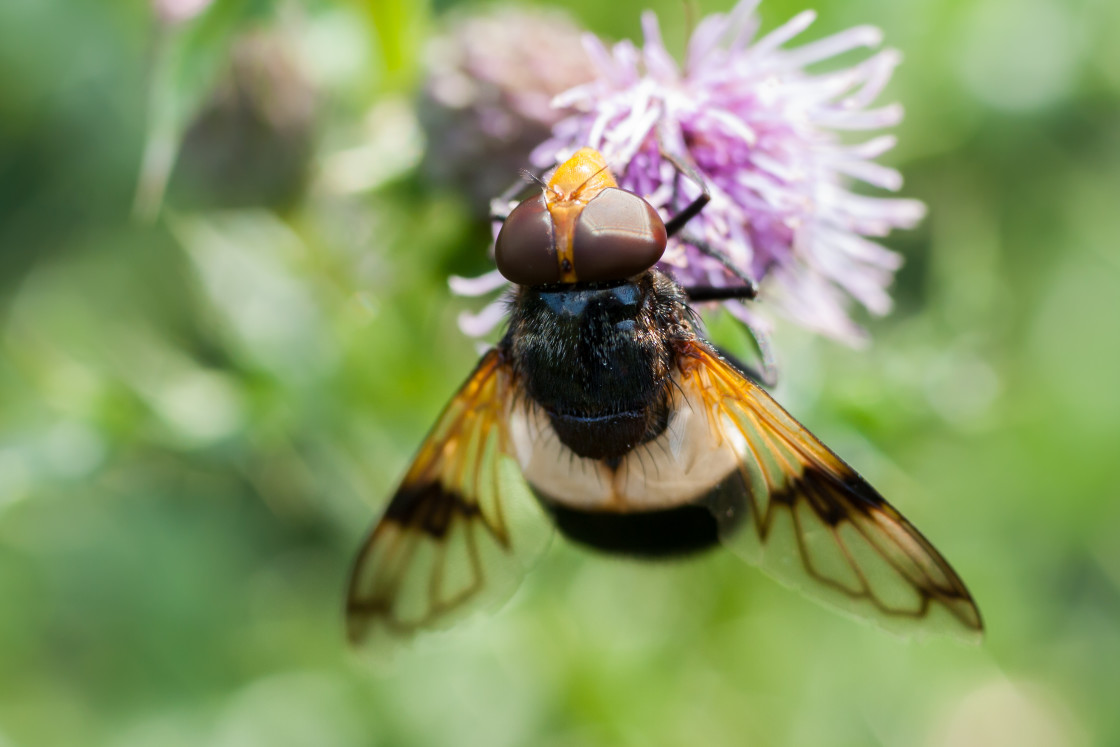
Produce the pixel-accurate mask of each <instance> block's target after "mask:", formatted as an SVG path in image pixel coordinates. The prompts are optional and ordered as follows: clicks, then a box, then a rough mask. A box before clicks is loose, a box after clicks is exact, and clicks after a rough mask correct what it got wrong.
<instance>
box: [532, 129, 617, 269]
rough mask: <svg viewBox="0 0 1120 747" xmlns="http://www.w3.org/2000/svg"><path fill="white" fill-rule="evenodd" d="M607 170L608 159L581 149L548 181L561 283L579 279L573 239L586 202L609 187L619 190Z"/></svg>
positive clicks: (549, 204) (558, 168) (550, 210)
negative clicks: (573, 251)
mask: <svg viewBox="0 0 1120 747" xmlns="http://www.w3.org/2000/svg"><path fill="white" fill-rule="evenodd" d="M617 186H618V183H617V182H615V180H614V177H613V176H611V172H610V170H609V169H608V168H607V159H605V158H603V154H602V153H600V152H599V151H597V150H595V149H594V148H581V149H580V150H579V151H577V152H576V153H575V155H573V156H572V157H571V158H569V159H568V160H567V161H565V162H564V163H562V164H560V165H559V166H557V167H556V171H555V172H553V174H552V178H551V179H549V180H548V191H547V192H546V195H545V202H546V204H547V206H548V213H549V215H550V216H551V217H552V226H553V231H554V233H553V238H554V241H555V243H556V261H557V262H558V263H559V265H560V282H562V283H574V282H577V281H578V280H579V278H578V277H577V276H576V270H575V261H574V255H573V253H572V237H573V236H574V235H575V229H576V220H578V219H579V214H580V213H582V212H583V209H584V207H586V206H587V203H589V202H591V200H592V199H593V198H594V197H595V196H596V195H598V194H599V193H600V192H602V191H603V190H604V189H607V188H608V187H617Z"/></svg>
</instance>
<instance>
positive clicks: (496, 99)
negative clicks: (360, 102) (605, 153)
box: [419, 7, 595, 216]
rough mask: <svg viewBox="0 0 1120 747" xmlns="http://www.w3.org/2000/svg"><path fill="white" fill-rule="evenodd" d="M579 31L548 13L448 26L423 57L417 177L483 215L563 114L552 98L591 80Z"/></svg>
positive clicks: (483, 17)
mask: <svg viewBox="0 0 1120 747" xmlns="http://www.w3.org/2000/svg"><path fill="white" fill-rule="evenodd" d="M581 34H582V32H581V30H580V29H579V28H578V27H576V25H575V24H573V23H572V22H571V21H570V20H569V19H568V17H567V16H566V15H564V14H563V13H561V12H560V11H556V10H542V9H518V8H511V7H497V8H492V9H489V10H486V11H483V12H481V13H477V14H474V15H469V16H465V17H460V18H459V19H458V20H457V21H456V22H454V23H451V24H449V26H448V29H447V31H446V32H445V33H443V34H440V35H439V36H437V37H436V38H434V39H433V40H432V42H431V43H430V44H429V45H428V48H427V50H426V55H425V58H426V64H427V68H428V76H427V79H426V81H425V84H424V89H423V92H422V95H421V99H420V105H419V114H420V120H421V124H422V125H423V127H424V129H425V131H426V132H427V135H428V147H427V150H426V152H425V159H424V164H423V168H424V171H425V172H426V173H427V174H428V175H429V176H430V177H432V178H433V179H434V180H435V181H438V182H440V183H443V184H447V185H450V186H453V187H456V188H457V189H459V190H460V192H461V193H462V194H465V195H466V196H467V197H468V199H470V201H471V202H472V204H473V206H474V207H475V208H476V209H477V212H478V213H479V215H480V216H485V215H487V214H488V212H489V206H490V198H492V197H493V196H494V195H495V194H497V193H498V192H500V191H502V190H503V189H505V188H506V187H507V186H509V183H510V180H511V174H516V173H517V170H518V169H520V168H522V167H523V166H524V165H525V162H526V161H527V160H528V157H529V153H530V152H531V151H532V150H533V148H534V147H535V146H536V145H538V144H539V143H540V142H541V141H542V140H544V139H545V138H546V137H548V136H549V133H550V131H551V128H552V126H553V125H554V124H556V123H557V122H558V121H559V120H560V119H562V118H563V117H564V116H565V115H567V114H570V113H571V112H570V111H569V110H565V109H562V108H557V107H555V106H553V103H552V100H553V97H555V96H556V94H558V93H560V92H562V91H565V90H568V89H570V88H571V87H572V86H575V85H578V84H580V83H586V82H587V81H589V80H591V79H592V77H593V76H594V73H595V70H594V68H593V67H592V64H591V59H590V57H588V56H587V54H586V53H585V52H584V51H583V47H582V45H581V44H580V37H581Z"/></svg>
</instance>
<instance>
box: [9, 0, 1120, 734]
mask: <svg viewBox="0 0 1120 747" xmlns="http://www.w3.org/2000/svg"><path fill="white" fill-rule="evenodd" d="M801 3H802V0H765V2H764V3H763V4H762V6H761V13H762V17H763V22H764V28H773V27H774V26H776V25H778V24H780V23H782V22H784V21H785V20H787V19H788V18H789V17H791V16H792V15H794V14H795V13H796V12H798V11H800V10H802V9H803V8H804V7H805V6H803V5H802V4H801ZM157 5H158V6H160V9H161V10H159V12H161V13H162V16H159V15H158V14H157V9H153V7H152V6H149V5H148V4H147V3H144V2H140V1H139V0H133V2H126V3H104V2H100V1H97V0H67V1H66V2H64V1H63V0H5V1H4V2H3V3H0V745H2V746H3V747H25V746H35V747H37V746H39V745H112V746H114V747H139V746H141V745H172V746H174V745H183V746H184V747H185V746H188V745H190V746H194V745H221V746H223V747H224V746H231V747H232V746H233V745H238V746H240V745H269V747H288V746H289V745H290V746H292V747H295V746H297V745H317V746H323V747H329V746H333V745H340V746H341V745H346V746H349V745H498V746H500V745H549V746H557V747H559V746H560V745H564V746H567V745H691V744H710V745H879V744H882V745H919V746H923V747H934V746H941V745H1016V746H1019V747H1021V746H1023V745H1028V746H1035V745H1039V746H1041V745H1090V744H1117V743H1120V709H1118V708H1117V703H1120V502H1118V501H1117V498H1118V493H1120V488H1118V487H1117V479H1116V476H1115V473H1114V472H1113V471H1112V470H1113V468H1114V467H1115V466H1116V463H1117V459H1118V458H1120V386H1118V383H1120V282H1118V275H1120V209H1118V208H1120V45H1117V44H1116V39H1117V38H1120V4H1118V3H1116V2H1113V1H1112V0H1070V1H1067V2H1061V1H1059V0H978V1H977V2H957V1H956V0H920V1H919V2H906V3H901V2H897V1H896V0H816V1H815V2H813V3H812V4H811V7H815V8H816V9H818V10H819V11H820V18H819V20H818V21H817V23H816V24H815V25H814V27H813V28H812V29H811V30H810V31H809V32H808V33H807V34H806V35H804V37H803V39H804V40H811V39H815V38H820V37H822V36H825V35H828V34H830V33H834V32H837V31H840V30H842V29H844V28H847V27H849V26H853V25H857V24H863V23H870V24H874V25H877V26H879V27H881V28H882V29H883V31H884V32H885V37H886V40H887V43H888V44H889V45H891V46H895V47H898V48H900V49H901V50H903V52H904V53H905V56H906V60H905V62H904V64H903V65H902V67H901V68H900V69H899V70H898V72H897V73H896V76H895V78H894V81H893V82H892V84H891V87H890V89H889V91H888V95H887V96H886V97H885V99H884V100H898V101H900V102H901V103H902V104H903V105H904V106H905V107H906V109H907V118H906V120H905V123H904V124H903V125H902V126H901V127H900V128H898V130H897V133H898V135H899V137H900V141H901V142H900V146H899V148H898V149H896V150H895V151H894V152H893V153H891V154H890V155H889V158H888V159H887V160H888V162H889V163H890V164H892V165H894V166H897V167H899V168H900V169H902V171H903V173H904V174H905V176H906V178H907V184H906V187H905V190H904V194H905V195H906V196H908V197H916V198H919V199H922V200H924V201H925V202H926V203H927V204H928V206H929V207H930V217H929V218H928V219H927V220H926V221H925V223H924V224H923V225H922V227H921V228H920V229H919V230H917V231H913V232H909V233H905V234H898V235H896V236H893V237H892V238H891V240H890V242H889V243H890V245H891V246H893V247H894V248H896V249H898V250H899V251H901V252H902V253H904V255H905V257H906V265H905V267H904V269H903V270H902V272H901V274H900V276H899V279H898V282H897V283H896V286H895V294H896V297H897V300H898V308H897V310H896V312H895V313H894V314H893V315H892V316H890V317H889V318H887V319H885V320H868V321H869V326H870V330H871V333H872V337H873V339H874V345H873V346H872V347H870V348H869V349H867V350H858V351H857V350H850V349H847V348H844V347H841V346H839V345H837V344H835V343H832V342H829V341H827V340H822V339H817V338H813V337H812V336H810V335H809V334H807V333H805V332H803V331H800V330H798V329H796V328H793V327H791V326H790V325H784V326H780V327H779V329H778V333H777V335H776V337H775V344H776V348H777V351H778V354H779V357H780V359H781V362H782V371H783V376H784V380H783V383H782V386H781V387H780V388H779V390H778V396H779V399H781V400H782V401H783V402H784V403H785V404H786V405H787V407H789V408H790V409H791V410H792V411H793V412H794V413H795V414H796V415H798V416H799V417H800V418H801V419H802V420H803V421H804V422H806V423H807V424H808V425H809V426H810V427H811V428H813V430H815V431H816V432H817V433H818V434H819V435H820V436H821V437H822V438H823V439H824V440H825V441H826V442H828V443H830V444H831V445H832V446H833V447H834V448H835V449H836V450H837V451H838V452H839V453H840V454H842V455H844V456H845V457H846V458H847V459H848V460H849V461H851V462H852V463H853V464H854V465H855V466H856V467H857V468H858V469H860V470H861V471H862V472H863V473H864V474H865V475H866V476H867V477H868V478H869V479H870V480H871V481H872V482H873V483H874V484H876V485H877V486H878V487H879V489H880V490H881V491H882V492H883V493H884V494H885V495H886V496H887V497H888V498H889V499H890V500H891V501H892V502H894V503H895V505H896V506H898V507H899V508H900V509H901V510H902V511H903V512H904V513H906V514H907V515H908V516H909V517H910V518H911V519H912V520H913V521H914V523H915V524H917V525H918V526H919V527H920V528H921V529H922V530H923V532H925V533H926V534H927V535H928V536H929V537H930V538H931V539H932V540H933V541H934V542H935V544H937V546H938V547H939V548H940V549H941V550H942V551H943V552H944V553H945V554H946V556H947V557H948V558H949V559H950V560H951V561H952V563H953V564H954V565H955V566H956V568H957V570H958V571H959V572H960V573H961V575H962V576H963V577H964V579H965V580H966V582H967V583H968V584H969V586H970V587H971V589H972V591H973V593H974V594H975V596H976V599H977V600H978V602H979V604H980V607H981V610H982V611H983V613H984V615H985V621H986V623H987V626H988V631H987V635H986V638H985V640H984V642H983V644H982V645H981V646H979V647H967V646H962V645H959V644H956V643H954V642H952V641H943V640H932V641H926V642H917V643H908V642H904V641H900V640H897V639H895V638H893V637H891V636H889V635H887V634H884V633H881V632H879V631H877V630H876V629H873V628H869V627H866V626H862V625H859V624H856V623H853V622H850V621H848V620H847V619H845V618H843V617H840V616H838V615H835V614H832V613H830V612H828V611H826V610H823V609H821V608H819V607H817V606H815V605H813V604H811V603H809V602H807V601H805V600H803V599H802V598H800V597H799V596H798V595H796V594H794V593H792V592H789V591H787V590H785V589H784V588H782V587H780V586H778V585H776V584H774V583H772V582H771V581H769V580H768V579H766V578H764V577H763V576H761V575H760V574H758V573H757V572H756V571H754V570H753V569H751V568H749V567H747V566H745V565H744V564H742V563H741V562H740V561H738V560H737V559H736V558H734V557H733V556H731V555H730V554H728V553H719V552H717V553H712V554H710V555H708V556H705V557H703V558H700V559H698V560H696V561H693V562H688V563H683V564H654V565H639V564H633V563H628V562H622V561H617V560H610V559H606V558H601V557H596V556H593V555H590V554H587V553H585V552H582V551H579V550H577V549H574V548H572V547H570V546H568V545H566V544H565V543H564V542H562V541H557V542H554V543H553V548H552V551H551V552H550V554H549V555H548V556H547V557H546V558H545V559H544V560H543V561H542V562H541V563H540V564H539V567H538V568H537V570H536V571H535V572H534V573H532V574H531V575H530V576H529V577H528V578H527V580H526V583H525V585H524V586H523V588H522V590H521V591H520V593H519V595H518V596H517V597H516V598H515V599H514V601H513V603H511V604H510V605H509V606H507V607H506V608H505V609H504V610H502V611H501V612H500V613H499V614H497V615H495V616H490V617H481V618H476V619H474V620H472V621H470V622H468V623H466V624H464V625H462V626H460V627H458V628H456V629H454V630H452V631H450V632H449V633H447V634H444V635H441V636H436V637H430V638H427V639H424V640H422V641H420V642H419V643H418V644H417V645H416V646H414V647H412V648H410V649H409V650H407V651H404V652H402V653H401V654H400V655H399V656H397V657H396V660H395V662H394V663H393V664H392V665H390V666H388V667H384V666H382V667H375V668H373V669H371V668H369V667H368V666H366V665H365V664H363V663H362V661H361V660H360V657H357V656H355V655H354V654H353V652H351V651H349V650H348V649H347V647H346V645H345V643H344V635H343V627H342V613H341V607H342V594H343V588H344V582H345V578H346V574H347V572H348V568H349V563H350V561H351V558H352V556H353V554H354V552H355V550H356V548H357V546H358V543H359V541H360V539H361V536H362V535H363V534H364V533H365V531H366V530H367V529H368V527H369V525H370V523H371V521H372V520H373V518H374V516H375V515H376V513H377V511H378V510H379V508H380V507H381V506H382V503H383V501H384V499H385V496H387V495H388V493H389V492H390V491H391V489H392V487H393V485H394V484H395V483H396V481H397V480H398V479H399V477H400V475H401V474H402V473H403V471H404V469H405V466H406V463H407V461H408V459H409V457H410V455H411V454H412V453H413V451H414V449H415V448H416V447H417V445H418V443H419V441H420V439H421V437H422V436H423V434H424V432H425V431H426V429H427V428H428V427H429V425H430V424H431V423H432V421H433V419H434V418H435V415H436V413H437V412H438V410H439V408H440V407H442V405H443V403H444V402H445V401H446V400H447V398H448V397H449V396H450V395H451V393H452V392H453V391H454V390H455V388H456V387H457V386H458V384H459V383H460V381H461V380H462V378H463V377H464V376H465V374H466V373H467V372H468V370H469V369H470V368H471V366H472V365H473V362H474V359H475V356H476V352H475V348H474V343H473V342H472V341H470V340H468V339H466V338H465V337H464V336H463V335H462V334H461V333H460V332H459V331H458V330H457V328H456V322H455V319H456V316H457V314H458V313H460V312H461V311H463V310H465V309H469V310H478V309H479V308H480V306H481V303H480V302H478V301H476V300H469V299H459V298H455V297H453V296H451V294H450V293H449V292H448V290H447V286H446V278H447V276H448V274H450V273H460V274H468V275H473V274H478V273H480V272H483V271H485V270H486V269H488V261H487V259H486V245H487V237H488V228H487V226H486V225H485V224H484V223H483V222H482V221H480V220H478V218H477V214H476V212H474V208H473V207H472V202H471V200H472V199H474V201H475V202H476V203H477V201H478V195H477V194H476V195H473V196H472V195H471V194H470V191H471V173H472V172H471V171H470V170H469V169H468V170H467V171H466V172H465V177H462V176H461V177H460V178H452V177H451V176H447V175H446V174H444V175H443V176H440V173H441V172H440V171H439V168H438V167H439V166H440V163H438V162H437V163H436V164H435V167H436V168H435V169H433V168H428V166H426V165H425V164H428V165H431V164H430V162H431V161H432V160H433V159H432V156H431V154H432V153H433V152H435V150H434V149H435V147H436V146H437V145H439V144H441V143H443V142H444V138H446V137H447V132H446V131H445V132H444V133H443V134H442V135H441V134H440V132H439V131H437V130H430V129H429V131H428V132H425V124H424V123H425V122H427V121H428V120H426V119H424V117H422V116H420V115H418V113H417V112H418V109H417V106H416V103H415V102H416V101H417V95H416V94H417V91H418V90H419V88H420V86H421V83H422V79H423V70H424V62H423V60H424V49H425V42H426V40H428V39H429V38H430V37H431V36H432V34H433V33H434V32H435V31H436V30H437V29H439V28H440V27H441V26H442V24H443V23H444V18H445V15H446V12H447V11H453V12H460V13H462V12H465V11H467V12H469V11H471V10H472V8H473V7H474V6H471V5H470V4H469V3H452V2H450V1H449V0H442V1H441V0H432V2H429V3H423V2H410V1H409V0H372V3H371V2H366V3H362V2H357V1H351V2H326V0H319V1H316V0H306V2H295V1H293V2H277V3H268V2H250V1H249V0H218V2H217V3H215V4H214V5H212V6H211V7H209V8H207V9H204V11H203V12H202V13H201V14H199V15H196V16H194V17H189V18H187V17H184V18H180V19H177V18H176V16H175V13H176V12H177V11H178V12H180V13H181V14H182V15H183V16H189V15H190V10H191V9H190V7H189V6H190V5H191V3H190V2H188V1H187V0H179V2H178V3H176V2H174V0H165V1H164V2H160V3H157ZM452 5H454V6H455V7H451V6H452ZM568 5H569V8H570V11H571V13H572V14H573V17H574V18H575V19H576V20H577V22H578V23H580V24H582V25H585V26H586V27H588V28H590V29H592V30H594V31H596V32H597V33H599V34H601V35H603V36H605V37H607V38H611V39H617V38H623V37H630V38H638V37H639V35H640V34H639V25H638V11H639V10H640V9H641V8H642V7H646V5H648V6H652V7H654V8H655V9H656V10H657V11H658V13H659V15H660V16H661V18H662V22H663V25H664V27H665V33H666V39H667V42H668V44H669V46H670V48H671V49H675V50H678V51H679V50H680V49H681V46H682V44H683V40H684V38H685V32H684V30H683V27H684V19H685V17H686V15H687V11H686V9H685V6H684V5H683V4H682V3H680V2H677V0H659V1H658V2H653V3H648V4H645V5H633V6H630V5H629V4H622V3H618V4H611V3H602V2H598V1H597V0H576V1H575V2H571V3H569V4H568ZM695 5H696V6H697V7H698V8H699V10H700V11H702V12H711V11H715V10H723V9H725V8H727V7H728V6H729V3H728V2H727V1H726V0H701V2H698V3H696V4H695ZM161 19H162V20H161ZM853 59H856V58H853ZM842 62H843V61H842ZM441 158H442V157H441ZM435 160H436V161H439V160H440V159H439V158H436V159H435ZM512 168H513V167H510V170H509V172H508V173H509V174H510V176H513V174H514V172H513V170H512ZM476 186H477V185H476Z"/></svg>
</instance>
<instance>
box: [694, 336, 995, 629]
mask: <svg viewBox="0 0 1120 747" xmlns="http://www.w3.org/2000/svg"><path fill="white" fill-rule="evenodd" d="M681 360H682V363H681V386H682V388H683V389H684V390H685V393H686V395H688V396H689V398H690V399H693V401H700V402H703V403H704V407H705V411H706V414H707V416H708V420H709V425H710V427H711V429H712V436H713V438H714V439H715V440H716V441H717V442H718V444H719V445H718V446H717V448H726V449H733V450H734V451H735V453H736V455H737V457H738V459H737V464H738V469H737V470H732V472H731V474H730V475H729V476H728V478H727V479H726V480H725V481H724V482H723V484H722V486H721V488H720V490H721V491H725V496H726V497H727V498H729V499H730V500H726V501H723V502H721V505H724V506H740V507H742V508H740V509H738V510H739V511H740V512H742V513H745V514H746V516H742V515H739V516H720V517H717V519H718V520H719V521H720V523H721V525H722V526H723V527H724V531H723V535H724V536H723V537H722V539H723V541H724V544H726V545H728V546H729V547H731V549H732V550H734V551H735V552H736V553H737V554H739V555H741V556H742V557H744V558H745V559H746V560H748V561H749V562H752V563H754V564H756V565H759V566H760V567H761V568H763V569H764V570H765V571H767V572H769V573H770V574H771V575H773V576H774V577H775V578H777V579H778V580H779V581H781V582H783V583H785V584H787V585H789V586H792V587H794V588H796V589H798V590H800V591H802V592H803V593H805V594H806V595H808V596H810V597H813V598H816V599H818V600H820V601H823V602H826V603H828V604H830V605H832V606H835V607H838V608H840V609H841V610H843V611H846V612H849V613H851V614H854V615H855V616H858V617H861V618H865V619H870V620H871V621H873V622H875V623H876V624H878V625H880V626H882V627H884V628H886V629H888V630H891V631H894V632H898V633H903V634H908V633H914V632H918V631H931V632H945V633H951V634H965V635H966V636H967V635H968V634H972V635H975V634H977V633H979V632H980V631H981V629H982V623H981V621H980V612H979V610H978V609H977V608H976V604H975V603H974V602H973V600H972V596H971V595H970V594H969V592H968V589H966V588H965V585H964V583H963V582H962V581H961V579H960V577H958V576H957V574H956V572H954V571H953V569H952V567H950V565H949V563H948V562H947V561H946V560H945V559H944V558H943V557H941V554H940V553H939V552H938V551H937V550H936V549H935V548H934V547H933V545H932V544H930V542H929V541H928V540H927V539H926V538H925V537H923V536H922V534H921V533H920V532H919V531H918V530H917V529H915V528H914V526H913V525H912V524H910V522H909V521H907V520H906V519H905V518H903V516H902V515H901V514H899V512H898V511H896V510H895V509H894V508H893V507H892V506H891V505H890V504H889V503H887V502H886V501H885V500H884V499H883V498H882V496H880V495H879V494H878V493H877V492H876V491H875V489H874V488H872V487H871V486H870V485H869V484H867V482H866V481H865V480H864V479H863V478H862V477H860V476H859V475H858V474H857V473H856V471H855V470H853V469H852V468H851V467H849V466H848V465H847V464H846V463H845V462H844V461H843V460H841V459H840V458H839V457H838V456H836V454H834V453H833V452H832V451H831V450H830V449H829V448H828V447H826V446H825V445H824V444H822V443H821V442H820V441H819V440H818V439H817V438H816V437H815V436H814V435H813V434H812V433H810V432H809V431H808V430H806V429H805V427H804V426H802V425H801V424H800V423H798V422H797V421H796V420H794V419H793V417H791V416H790V414H789V413H787V412H786V411H785V410H784V409H782V407H781V406H780V405H779V404H778V403H777V402H775V401H774V400H773V399H772V398H771V397H770V396H769V395H768V394H766V392H764V391H763V390H762V389H761V388H759V387H758V386H757V385H756V384H754V383H753V382H752V381H750V380H749V379H747V378H746V377H745V376H743V375H742V374H741V373H739V371H737V370H736V369H735V368H733V367H732V366H731V365H729V364H728V363H727V362H726V361H724V360H723V359H721V358H720V357H719V356H717V355H716V354H715V353H714V352H712V351H711V350H710V349H708V348H707V346H706V345H704V344H702V343H690V344H689V345H688V347H687V349H686V351H685V355H684V356H682V359H681Z"/></svg>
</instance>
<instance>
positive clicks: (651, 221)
mask: <svg viewBox="0 0 1120 747" xmlns="http://www.w3.org/2000/svg"><path fill="white" fill-rule="evenodd" d="M667 240H668V239H667V236H666V233H665V223H664V222H663V221H662V220H661V216H660V215H658V214H657V211H656V210H654V209H653V206H652V205H650V204H649V203H648V202H646V201H645V200H643V199H642V198H641V197H639V196H638V195H636V194H634V193H633V192H627V191H625V190H622V189H615V188H608V189H604V190H603V191H602V192H600V193H599V194H598V195H596V197H595V198H594V199H593V200H591V202H589V203H587V207H585V208H584V209H583V212H581V213H580V216H579V221H578V222H577V223H576V230H575V236H574V237H573V239H572V258H573V262H574V264H575V270H576V274H577V275H579V279H580V280H581V281H583V282H596V281H605V280H623V279H625V278H628V277H631V276H633V275H637V274H638V273H640V272H644V271H645V270H648V269H649V268H651V267H653V266H654V265H655V264H657V262H658V260H660V259H661V255H662V254H663V253H664V252H665V242H666V241H667Z"/></svg>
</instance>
